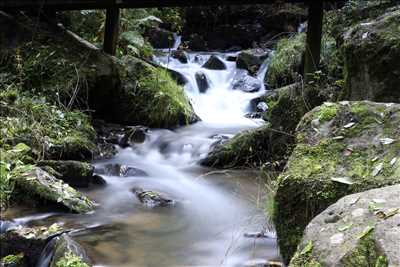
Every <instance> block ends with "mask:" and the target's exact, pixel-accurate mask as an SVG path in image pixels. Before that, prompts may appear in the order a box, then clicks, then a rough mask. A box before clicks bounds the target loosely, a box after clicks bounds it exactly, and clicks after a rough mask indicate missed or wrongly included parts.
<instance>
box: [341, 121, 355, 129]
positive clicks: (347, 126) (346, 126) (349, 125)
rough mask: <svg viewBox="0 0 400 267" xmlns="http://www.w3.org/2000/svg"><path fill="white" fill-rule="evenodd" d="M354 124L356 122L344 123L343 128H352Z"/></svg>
mask: <svg viewBox="0 0 400 267" xmlns="http://www.w3.org/2000/svg"><path fill="white" fill-rule="evenodd" d="M354 124H356V123H355V122H350V123H348V124H346V125H344V126H343V128H345V129H348V128H351V127H353V126H354Z"/></svg>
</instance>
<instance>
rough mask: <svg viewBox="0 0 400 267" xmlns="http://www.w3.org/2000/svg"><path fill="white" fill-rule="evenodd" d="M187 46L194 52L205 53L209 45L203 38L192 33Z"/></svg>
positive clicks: (188, 37)
mask: <svg viewBox="0 0 400 267" xmlns="http://www.w3.org/2000/svg"><path fill="white" fill-rule="evenodd" d="M186 42H187V44H188V46H189V48H190V49H191V50H194V51H205V50H206V49H207V43H206V41H204V38H203V36H201V35H199V34H197V33H192V34H190V35H189V36H187V41H186Z"/></svg>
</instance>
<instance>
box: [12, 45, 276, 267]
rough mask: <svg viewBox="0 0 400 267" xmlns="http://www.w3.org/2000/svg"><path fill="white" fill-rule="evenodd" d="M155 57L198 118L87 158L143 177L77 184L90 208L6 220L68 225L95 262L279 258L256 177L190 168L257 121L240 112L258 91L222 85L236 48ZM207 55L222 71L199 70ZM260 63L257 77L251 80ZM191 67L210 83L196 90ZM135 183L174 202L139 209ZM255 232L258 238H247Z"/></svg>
mask: <svg viewBox="0 0 400 267" xmlns="http://www.w3.org/2000/svg"><path fill="white" fill-rule="evenodd" d="M160 53H161V54H160V55H159V56H157V57H156V58H155V59H154V61H155V62H157V63H158V64H161V65H163V66H165V67H168V68H169V69H172V70H174V71H177V72H179V73H181V74H182V75H183V76H184V77H185V78H186V80H187V83H186V85H185V91H186V94H187V96H188V97H189V98H190V100H191V103H192V105H193V108H194V110H195V112H196V114H197V115H198V116H199V117H200V118H201V120H202V121H201V122H198V123H195V124H193V125H190V126H186V127H181V128H179V129H176V130H173V131H172V130H166V129H152V130H151V131H150V133H149V134H148V136H147V139H146V141H145V142H144V143H143V144H137V145H135V146H133V147H128V148H118V154H117V155H116V156H115V157H114V158H112V159H110V160H104V161H96V162H93V164H94V165H95V167H96V168H97V169H98V168H101V167H102V166H104V165H106V164H111V163H118V164H125V165H129V166H134V167H135V168H138V169H140V170H143V171H144V172H145V173H146V174H147V176H145V175H143V176H135V177H117V176H105V175H104V176H103V177H104V179H105V180H106V182H107V186H105V187H99V188H94V189H93V188H92V189H90V190H89V189H88V190H84V193H85V194H87V195H88V196H89V197H91V198H92V199H94V200H95V201H96V202H97V203H99V207H98V208H97V209H96V211H95V212H94V213H92V214H86V215H76V214H66V213H48V212H47V211H46V210H41V211H35V213H33V211H22V210H19V211H18V212H16V213H15V215H14V218H15V216H18V215H20V214H23V215H24V216H23V217H20V218H19V219H15V220H14V221H15V222H18V223H21V224H28V225H43V224H45V225H50V224H51V223H54V222H58V223H61V224H63V225H64V226H65V227H67V228H72V229H76V230H75V231H73V232H72V233H71V235H73V236H74V239H75V240H76V241H78V242H79V243H80V244H81V245H82V246H83V247H84V248H85V249H86V251H87V253H88V255H89V257H90V258H91V259H92V260H93V261H94V264H95V265H96V266H121V267H122V266H263V265H262V264H265V263H266V262H267V261H268V260H271V261H279V260H280V256H279V253H278V248H277V244H276V238H275V233H274V231H273V227H272V226H271V225H270V223H269V220H268V219H267V218H265V206H266V192H265V189H264V188H265V187H264V184H263V181H262V180H261V178H259V173H258V172H257V171H253V170H240V171H239V170H225V171H216V170H211V169H208V168H205V167H201V166H200V165H199V164H198V161H199V160H200V159H201V158H203V157H205V156H206V155H207V153H208V152H209V150H210V147H211V146H212V145H213V144H214V143H215V142H218V140H220V139H226V138H230V137H232V136H233V135H234V134H236V133H238V132H239V131H242V130H245V129H251V128H254V127H258V126H260V125H261V124H262V123H263V122H262V121H261V120H257V119H248V118H246V117H245V114H246V113H248V112H249V111H250V110H249V109H250V107H249V103H250V100H251V99H253V98H256V97H258V96H260V95H262V94H263V93H264V92H265V88H264V87H263V86H262V87H261V88H260V90H259V91H258V92H255V93H248V92H244V91H241V90H239V89H236V90H233V89H232V83H233V81H234V80H235V78H236V77H237V76H238V75H244V73H243V71H242V70H238V69H237V68H236V64H235V62H234V61H233V62H232V61H228V60H227V58H228V57H229V56H235V55H236V54H237V53H188V59H189V62H188V63H181V62H179V61H178V60H177V59H174V58H172V57H170V56H169V55H168V51H160ZM211 54H213V55H216V56H218V57H219V58H220V59H221V60H222V61H223V62H224V63H225V65H226V66H227V69H226V70H209V69H204V68H202V67H201V66H202V64H203V63H204V62H206V61H207V59H208V58H209V57H210V55H211ZM267 63H268V60H267V61H266V62H265V63H264V64H263V65H262V67H261V69H260V71H259V73H258V74H257V77H256V78H257V79H259V80H260V81H263V79H264V75H265V73H266V71H267V65H268V64H267ZM198 71H202V72H203V73H204V74H205V76H206V77H207V80H208V82H209V85H210V86H209V88H208V90H207V91H206V92H204V93H201V92H200V91H199V88H198V86H197V83H196V79H195V74H196V72H198ZM261 84H263V83H262V82H261ZM135 187H136V188H137V187H138V188H143V189H145V190H154V191H157V192H161V193H163V194H166V195H167V196H169V197H171V198H172V199H174V200H176V202H177V203H178V204H179V205H175V206H173V207H162V208H161V207H160V208H148V207H145V206H143V205H142V203H141V202H140V201H139V200H138V199H137V197H136V196H135V194H134V193H132V192H131V189H132V188H135ZM32 213H33V214H32ZM259 232H263V233H264V237H263V238H256V237H254V236H252V235H251V234H250V235H251V236H250V237H249V236H248V235H249V233H259ZM39 266H40V267H45V266H46V264H45V263H44V262H42V263H39Z"/></svg>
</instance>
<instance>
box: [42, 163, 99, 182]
mask: <svg viewBox="0 0 400 267" xmlns="http://www.w3.org/2000/svg"><path fill="white" fill-rule="evenodd" d="M37 165H38V166H40V167H42V168H43V169H45V168H46V167H50V168H52V169H53V170H54V171H56V176H57V178H59V179H61V180H63V181H64V182H65V183H67V184H69V185H70V186H72V187H88V186H89V184H90V183H91V182H92V177H93V171H94V167H93V166H92V165H91V164H89V163H86V162H80V161H74V160H59V161H58V160H43V161H39V162H38V164H37Z"/></svg>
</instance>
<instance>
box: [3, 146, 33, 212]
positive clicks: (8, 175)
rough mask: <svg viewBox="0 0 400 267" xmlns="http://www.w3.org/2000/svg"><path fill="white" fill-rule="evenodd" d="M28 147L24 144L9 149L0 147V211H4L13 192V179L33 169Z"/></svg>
mask: <svg viewBox="0 0 400 267" xmlns="http://www.w3.org/2000/svg"><path fill="white" fill-rule="evenodd" d="M29 154H30V147H28V146H27V145H25V144H24V143H20V144H17V145H16V146H14V147H13V148H11V149H4V148H1V147H0V209H1V210H3V209H6V208H7V206H8V204H9V201H10V198H11V196H12V193H13V191H14V186H15V179H17V178H18V177H19V176H20V175H21V174H22V173H24V172H26V171H29V170H31V169H32V168H33V165H31V164H30V163H32V158H31V157H30V155H29Z"/></svg>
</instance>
